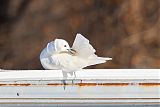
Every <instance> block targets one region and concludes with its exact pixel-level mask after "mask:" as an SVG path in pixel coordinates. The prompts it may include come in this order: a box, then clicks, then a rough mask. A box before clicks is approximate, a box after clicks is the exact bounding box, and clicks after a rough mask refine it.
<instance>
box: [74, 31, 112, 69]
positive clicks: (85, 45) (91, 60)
mask: <svg viewBox="0 0 160 107" xmlns="http://www.w3.org/2000/svg"><path fill="white" fill-rule="evenodd" d="M72 48H73V49H74V50H76V52H77V56H78V57H81V58H83V59H85V60H86V62H87V65H85V67H86V66H90V65H95V64H100V63H105V62H106V61H107V60H112V58H104V57H98V56H97V55H96V54H95V52H96V50H95V49H94V48H93V47H92V45H91V44H90V43H89V40H88V39H86V38H85V37H84V36H82V35H81V34H77V35H76V38H75V40H74V43H73V46H72Z"/></svg>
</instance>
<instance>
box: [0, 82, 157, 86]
mask: <svg viewBox="0 0 160 107" xmlns="http://www.w3.org/2000/svg"><path fill="white" fill-rule="evenodd" d="M34 85H42V86H43V85H48V86H63V85H64V84H61V83H49V84H30V83H26V84H25V83H24V84H18V83H13V84H0V86H34ZM65 85H72V86H74V85H75V86H127V85H139V86H160V83H136V84H132V83H81V82H80V83H75V84H65Z"/></svg>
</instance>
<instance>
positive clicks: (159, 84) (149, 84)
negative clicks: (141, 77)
mask: <svg viewBox="0 0 160 107" xmlns="http://www.w3.org/2000/svg"><path fill="white" fill-rule="evenodd" d="M139 85H142V86H160V83H139Z"/></svg>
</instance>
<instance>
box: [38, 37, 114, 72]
mask: <svg viewBox="0 0 160 107" xmlns="http://www.w3.org/2000/svg"><path fill="white" fill-rule="evenodd" d="M73 50H74V51H73ZM95 52H96V51H95V49H94V48H93V47H92V46H91V45H90V44H89V40H87V39H86V38H85V37H83V36H82V35H81V34H77V35H76V38H75V41H74V43H73V46H72V50H71V48H70V47H69V45H68V43H67V42H66V41H65V40H62V39H56V40H55V41H52V42H50V43H48V44H47V47H46V48H45V49H43V51H42V52H41V54H40V61H41V64H42V66H43V67H44V68H45V69H61V70H62V71H63V72H65V73H72V72H75V71H78V70H81V69H83V68H85V67H87V66H90V65H95V64H100V63H105V62H106V60H112V58H103V57H98V56H97V55H95Z"/></svg>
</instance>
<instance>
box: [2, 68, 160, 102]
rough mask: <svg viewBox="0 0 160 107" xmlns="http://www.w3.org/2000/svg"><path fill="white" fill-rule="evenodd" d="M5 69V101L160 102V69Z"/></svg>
mask: <svg viewBox="0 0 160 107" xmlns="http://www.w3.org/2000/svg"><path fill="white" fill-rule="evenodd" d="M76 74H77V77H76V78H75V79H74V78H73V77H72V76H70V77H69V79H66V80H65V84H64V80H63V76H62V73H61V71H60V70H1V71H0V105H1V104H7V105H9V104H21V105H25V104H28V105H33V104H53V105H55V104H58V105H61V104H62V105H65V104H78V105H79V104H94V105H96V104H101V105H109V104H130V105H133V104H142V105H144V104H147V105H151V104H152V105H159V104H160V70H159V69H86V70H82V71H77V73H76Z"/></svg>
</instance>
